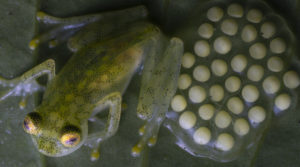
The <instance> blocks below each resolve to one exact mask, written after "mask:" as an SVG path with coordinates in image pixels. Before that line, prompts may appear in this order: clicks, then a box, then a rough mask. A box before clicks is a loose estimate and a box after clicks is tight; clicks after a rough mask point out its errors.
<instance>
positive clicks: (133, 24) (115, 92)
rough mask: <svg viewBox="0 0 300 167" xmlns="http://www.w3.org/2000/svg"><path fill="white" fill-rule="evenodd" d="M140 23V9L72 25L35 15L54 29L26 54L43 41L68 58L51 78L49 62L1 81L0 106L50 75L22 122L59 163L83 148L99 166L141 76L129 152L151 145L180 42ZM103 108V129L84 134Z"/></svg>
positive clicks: (173, 79)
mask: <svg viewBox="0 0 300 167" xmlns="http://www.w3.org/2000/svg"><path fill="white" fill-rule="evenodd" d="M146 17H147V11H146V9H145V7H143V6H138V7H134V8H129V9H125V10H120V11H113V12H107V13H101V14H95V15H86V16H79V17H72V18H57V17H53V16H50V15H47V14H45V13H43V12H38V13H37V19H38V21H40V22H43V23H44V24H49V25H52V26H53V25H54V26H55V27H54V28H53V29H51V30H50V31H48V32H46V33H43V34H41V35H39V36H37V37H36V38H34V39H33V40H32V41H31V42H30V44H29V46H30V48H31V49H33V50H34V49H35V48H36V47H38V45H39V44H41V43H45V42H49V41H50V42H49V46H50V47H55V46H56V45H58V44H60V43H63V42H65V41H67V44H68V47H69V49H70V50H71V51H72V52H74V55H73V56H72V57H71V58H70V60H69V61H68V62H67V63H66V65H65V66H64V67H63V69H62V70H61V71H60V72H59V73H58V74H57V75H56V74H55V62H54V60H52V59H49V60H47V61H45V62H43V63H41V64H39V65H38V66H36V67H34V68H33V69H31V70H29V71H27V72H26V73H24V74H23V75H21V76H20V77H17V78H15V79H11V80H6V79H3V78H1V79H0V83H1V84H2V85H7V86H9V89H7V91H6V92H2V94H1V100H4V99H5V98H6V97H8V96H10V95H19V93H18V92H19V91H20V89H25V87H26V86H25V85H26V84H29V83H31V82H34V81H35V79H37V78H38V77H40V76H43V75H48V84H47V88H46V90H45V93H44V95H43V100H42V103H41V104H40V105H39V106H38V107H37V108H36V109H35V110H34V111H33V112H31V113H29V114H28V115H27V116H26V117H25V119H24V122H23V127H24V130H25V131H26V132H27V133H29V134H31V136H32V139H33V142H34V145H35V146H36V147H37V149H38V150H39V151H40V152H41V153H43V154H45V155H48V156H53V157H59V156H64V155H68V154H70V153H72V152H73V151H75V150H77V149H78V148H80V147H81V146H82V145H83V144H85V145H88V146H90V147H91V148H92V149H93V151H92V154H91V159H92V160H95V159H97V158H98V157H99V152H98V150H99V145H100V143H101V142H102V141H104V140H106V139H108V138H110V137H111V136H113V135H114V134H115V133H116V131H117V130H118V126H119V121H120V116H121V115H120V114H121V103H122V94H123V93H124V92H125V90H126V88H127V86H128V84H129V82H130V80H131V78H132V76H133V75H134V74H135V73H136V72H137V71H141V70H142V86H141V94H140V102H139V106H141V107H140V108H139V109H138V110H137V113H138V116H139V117H140V118H142V119H144V120H146V124H145V126H144V127H143V129H144V131H143V136H142V137H141V140H140V142H138V144H137V146H135V147H134V148H133V153H134V154H135V155H137V154H139V152H140V151H141V150H142V148H143V147H144V146H145V145H146V144H147V143H148V142H149V143H150V144H152V145H153V144H154V143H155V140H156V136H157V133H158V130H159V127H160V124H161V123H162V120H163V119H164V116H165V112H166V111H167V108H168V104H169V102H170V100H171V98H172V96H173V95H174V93H175V91H176V87H177V78H178V75H179V70H180V63H181V56H182V55H183V43H182V41H181V40H180V39H179V38H172V39H171V40H168V39H167V37H165V36H164V35H163V34H162V33H161V32H160V30H159V29H158V28H157V27H156V26H155V25H153V24H150V23H148V22H146V21H145V18H146ZM170 60H172V63H170ZM153 86H155V87H156V88H155V89H152V88H153ZM105 108H108V109H109V114H108V120H107V123H106V126H105V128H104V130H102V131H99V132H95V133H89V132H88V120H89V118H91V117H93V116H95V115H96V114H97V113H99V112H100V111H103V110H104V109H105Z"/></svg>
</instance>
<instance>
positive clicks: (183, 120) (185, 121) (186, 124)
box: [179, 111, 197, 129]
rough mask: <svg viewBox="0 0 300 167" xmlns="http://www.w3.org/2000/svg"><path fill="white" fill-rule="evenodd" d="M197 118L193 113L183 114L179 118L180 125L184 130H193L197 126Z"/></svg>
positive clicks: (186, 112)
mask: <svg viewBox="0 0 300 167" xmlns="http://www.w3.org/2000/svg"><path fill="white" fill-rule="evenodd" d="M196 121H197V118H196V116H195V114H194V113H193V112H191V111H185V112H183V113H182V114H181V115H180V117H179V125H180V127H182V128H183V129H191V128H192V127H194V126H195V124H196Z"/></svg>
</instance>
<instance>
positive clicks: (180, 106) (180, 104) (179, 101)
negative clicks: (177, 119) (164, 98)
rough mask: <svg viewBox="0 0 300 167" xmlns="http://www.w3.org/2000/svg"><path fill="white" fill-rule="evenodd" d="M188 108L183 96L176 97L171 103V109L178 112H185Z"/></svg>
mask: <svg viewBox="0 0 300 167" xmlns="http://www.w3.org/2000/svg"><path fill="white" fill-rule="evenodd" d="M186 106H187V103H186V100H185V98H184V97H183V96H182V95H175V96H174V97H173V99H172V101H171V107H172V109H173V110H174V111H176V112H181V111H183V110H184V109H185V108H186Z"/></svg>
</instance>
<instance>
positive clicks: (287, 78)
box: [283, 71, 300, 89]
mask: <svg viewBox="0 0 300 167" xmlns="http://www.w3.org/2000/svg"><path fill="white" fill-rule="evenodd" d="M283 83H284V85H285V86H286V87H287V88H290V89H294V88H297V87H298V86H299V84H300V79H299V76H298V74H297V73H296V72H295V71H288V72H286V73H285V74H284V75H283Z"/></svg>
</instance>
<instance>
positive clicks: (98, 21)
mask: <svg viewBox="0 0 300 167" xmlns="http://www.w3.org/2000/svg"><path fill="white" fill-rule="evenodd" d="M147 15H148V13H147V10H146V8H145V7H144V6H138V7H133V8H128V9H124V10H118V11H112V12H104V13H98V14H90V15H85V16H76V17H69V18H59V17H54V16H51V15H48V14H46V13H44V12H38V13H37V20H38V21H39V22H42V23H44V24H46V25H52V26H55V27H54V28H52V29H51V30H50V31H48V32H46V33H42V34H41V35H39V36H37V37H35V38H34V39H33V40H31V42H30V44H29V47H30V48H31V49H32V50H34V49H36V47H37V46H38V45H39V44H41V43H44V42H48V41H49V43H48V44H49V47H55V46H56V45H58V44H60V43H62V42H65V41H67V40H68V39H69V38H70V37H72V36H73V35H74V34H75V36H74V37H72V38H71V39H70V40H69V42H68V47H69V48H70V50H71V51H74V52H75V51H77V50H79V48H80V47H81V46H82V45H85V44H87V43H88V44H89V43H91V42H96V41H100V40H101V39H102V38H103V37H105V36H107V35H108V34H110V33H113V32H115V31H116V29H118V28H120V27H122V26H123V25H124V24H130V23H133V22H135V21H138V20H141V19H145V18H146V17H147ZM84 29H89V30H90V29H97V31H88V32H93V33H80V32H86V31H84ZM79 30H80V31H79ZM82 30H83V31H82ZM77 32H78V34H76V33H77Z"/></svg>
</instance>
